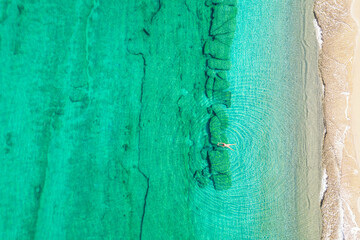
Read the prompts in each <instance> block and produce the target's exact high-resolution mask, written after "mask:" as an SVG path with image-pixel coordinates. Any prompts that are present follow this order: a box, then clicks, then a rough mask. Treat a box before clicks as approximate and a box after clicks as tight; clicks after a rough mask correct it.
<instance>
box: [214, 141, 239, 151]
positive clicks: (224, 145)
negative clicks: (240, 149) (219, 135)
mask: <svg viewBox="0 0 360 240" xmlns="http://www.w3.org/2000/svg"><path fill="white" fill-rule="evenodd" d="M217 145H218V147H226V148H228V149H231V150H233V151H234V149H232V148H231V147H230V146H232V145H235V144H229V143H228V144H226V143H218V144H217Z"/></svg>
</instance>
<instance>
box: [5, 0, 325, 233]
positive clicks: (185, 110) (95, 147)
mask: <svg viewBox="0 0 360 240" xmlns="http://www.w3.org/2000/svg"><path fill="white" fill-rule="evenodd" d="M207 2H209V1H207ZM214 2H222V1H214ZM216 4H217V3H216ZM311 4H312V2H311V1H305V0H303V1H295V0H274V1H262V0H256V1H250V0H238V2H237V8H238V12H237V17H236V32H235V37H234V40H233V45H232V47H231V63H232V68H231V69H230V71H229V72H228V81H229V82H230V84H231V86H230V91H231V92H232V106H231V108H228V109H227V110H226V112H227V113H228V116H229V127H228V128H227V130H226V133H227V136H228V139H229V141H230V142H232V143H235V144H236V146H235V147H234V149H235V151H233V152H230V160H231V173H232V187H231V188H230V189H229V190H225V191H216V190H215V189H214V187H213V185H212V184H211V183H210V184H209V185H207V186H206V187H205V188H200V187H199V185H198V182H197V181H196V180H195V178H194V173H195V172H196V171H197V170H199V169H202V167H203V165H204V161H203V160H202V159H201V154H200V150H201V149H202V147H203V140H204V136H206V124H207V121H208V119H209V112H208V109H207V108H208V107H209V104H210V103H209V100H208V99H207V98H206V96H205V82H206V76H205V71H206V69H205V68H206V67H205V66H206V59H207V58H206V56H204V54H203V45H204V42H205V40H206V39H208V38H209V26H210V22H211V16H212V15H211V14H212V8H213V7H214V6H215V3H214V5H211V4H210V5H209V4H208V5H206V4H205V1H203V0H201V1H200V0H199V1H197V0H181V1H174V0H156V1H155V0H129V1H115V0H104V1H100V0H94V1H90V0H83V1H80V0H73V1H69V0H46V1H37V0H0V54H1V55H0V66H1V67H0V146H1V149H0V151H1V152H0V199H1V200H0V239H4V240H7V239H9V240H10V239H39V240H43V239H89V240H90V239H146V240H156V239H179V240H183V239H214V240H215V239H317V236H318V235H319V232H320V227H319V226H320V221H319V208H318V202H317V201H318V196H317V195H316V194H317V192H318V187H314V184H313V183H315V185H316V184H317V183H318V176H319V174H318V168H319V163H318V162H317V161H318V159H319V157H320V150H319V149H320V143H321V142H320V140H319V136H320V134H318V133H320V132H321V131H320V130H321V129H320V127H319V126H320V116H321V112H320V111H319V109H320V104H319V102H320V100H319V99H320V97H319V96H320V94H319V89H320V87H319V86H318V83H317V77H316V74H315V73H314V72H313V70H311V69H316V64H315V65H311V64H314V63H315V62H316V59H313V58H312V56H315V54H316V45H315V44H316V43H315V37H314V36H313V32H312V30H309V29H311V26H310V25H309V22H311V21H312V19H311V17H312V15H311V10H309V9H311ZM304 19H305V20H304ZM309 19H310V20H309ZM307 39H310V40H307ZM310 60H311V61H312V62H311V63H309V61H310ZM309 129H310V130H309ZM309 132H310V133H311V134H310V133H309ZM204 134H205V135H204ZM309 146H313V150H310V147H309ZM229 151H230V150H229ZM309 169H310V170H309ZM310 173H311V175H310ZM316 186H317V185H316ZM315 195H316V196H315ZM310 212H311V214H309V213H310ZM303 236H306V237H307V238H303Z"/></svg>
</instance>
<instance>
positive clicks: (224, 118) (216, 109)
mask: <svg viewBox="0 0 360 240" xmlns="http://www.w3.org/2000/svg"><path fill="white" fill-rule="evenodd" d="M211 110H212V112H213V114H214V115H216V116H217V117H218V118H219V120H220V123H221V129H225V128H226V127H227V126H228V125H229V117H228V115H227V113H226V112H225V105H223V104H214V105H212V106H211Z"/></svg>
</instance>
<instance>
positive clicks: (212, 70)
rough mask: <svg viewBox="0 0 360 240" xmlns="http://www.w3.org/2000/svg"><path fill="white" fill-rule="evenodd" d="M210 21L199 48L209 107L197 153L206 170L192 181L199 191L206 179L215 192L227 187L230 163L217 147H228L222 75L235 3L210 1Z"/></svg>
mask: <svg viewBox="0 0 360 240" xmlns="http://www.w3.org/2000/svg"><path fill="white" fill-rule="evenodd" d="M205 4H206V6H208V7H209V8H211V16H210V18H211V20H210V26H209V32H208V36H207V40H206V41H205V43H204V45H203V54H204V56H205V57H206V70H205V77H206V84H205V94H206V96H207V97H208V99H209V102H210V103H211V106H210V107H209V108H208V112H209V114H210V119H209V121H208V128H207V129H208V141H207V142H206V143H205V145H204V147H203V149H202V150H201V155H202V158H205V159H206V160H207V163H208V166H207V167H205V168H204V169H203V170H202V171H196V172H195V174H194V178H195V179H196V180H197V182H198V185H199V186H200V187H205V186H206V185H207V184H208V183H209V181H208V179H210V180H211V181H212V182H213V184H214V188H215V189H216V190H226V189H229V188H230V187H231V171H230V159H229V154H228V152H227V149H220V148H219V146H218V143H228V140H227V136H226V133H225V130H226V128H227V126H228V124H229V123H228V121H229V120H228V115H227V114H226V108H230V107H231V92H230V91H228V90H227V89H228V88H229V87H230V83H229V82H228V81H227V77H226V71H228V70H230V68H231V61H230V47H231V44H232V41H233V38H234V33H235V30H236V14H237V7H236V4H237V1H236V0H210V1H206V3H205Z"/></svg>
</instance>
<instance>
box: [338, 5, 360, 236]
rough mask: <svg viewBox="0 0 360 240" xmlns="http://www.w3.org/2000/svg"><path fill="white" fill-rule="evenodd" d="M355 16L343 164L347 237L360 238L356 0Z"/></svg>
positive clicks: (359, 10) (359, 66)
mask: <svg viewBox="0 0 360 240" xmlns="http://www.w3.org/2000/svg"><path fill="white" fill-rule="evenodd" d="M351 16H352V18H353V19H354V20H355V22H356V31H357V34H356V38H355V43H356V45H355V50H354V54H353V59H352V66H353V68H352V72H350V74H349V76H348V81H349V83H350V85H351V86H352V88H351V89H350V90H351V92H350V93H351V94H350V102H349V109H350V113H349V114H350V134H349V137H348V139H347V141H346V142H345V149H346V150H347V152H346V153H345V154H346V158H345V159H344V161H343V164H342V174H341V197H342V199H343V208H344V235H345V239H360V228H359V226H360V206H359V204H360V46H359V44H360V25H359V23H360V1H359V0H354V1H353V3H352V6H351Z"/></svg>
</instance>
